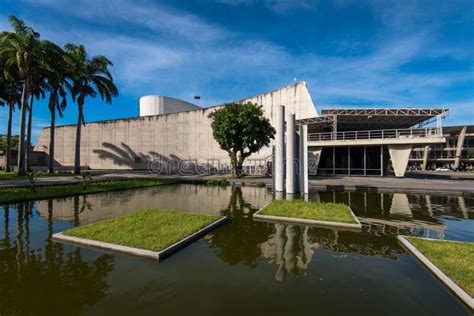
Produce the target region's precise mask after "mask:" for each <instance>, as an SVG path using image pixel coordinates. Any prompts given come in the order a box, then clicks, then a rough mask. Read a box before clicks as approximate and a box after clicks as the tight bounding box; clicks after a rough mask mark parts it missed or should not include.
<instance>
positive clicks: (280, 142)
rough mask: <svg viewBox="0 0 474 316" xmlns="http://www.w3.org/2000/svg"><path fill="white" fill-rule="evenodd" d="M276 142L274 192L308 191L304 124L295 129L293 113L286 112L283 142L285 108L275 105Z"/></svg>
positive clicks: (306, 133)
mask: <svg viewBox="0 0 474 316" xmlns="http://www.w3.org/2000/svg"><path fill="white" fill-rule="evenodd" d="M276 116H277V119H276V126H275V128H276V137H275V138H276V142H275V150H274V159H273V161H274V168H273V170H274V174H273V183H274V191H275V192H284V191H286V193H287V194H294V193H297V192H303V193H308V152H307V135H308V128H307V126H306V125H301V126H300V127H299V130H298V132H299V135H297V131H296V119H295V114H294V113H286V143H285V108H284V107H283V106H279V107H277V113H276Z"/></svg>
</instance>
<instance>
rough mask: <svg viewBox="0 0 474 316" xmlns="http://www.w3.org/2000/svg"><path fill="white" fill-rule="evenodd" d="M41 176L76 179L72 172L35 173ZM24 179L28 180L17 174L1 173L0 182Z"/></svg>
mask: <svg viewBox="0 0 474 316" xmlns="http://www.w3.org/2000/svg"><path fill="white" fill-rule="evenodd" d="M35 173H36V174H38V175H39V177H40V178H54V177H74V176H75V175H74V174H72V173H71V172H55V173H47V172H35ZM18 179H23V180H26V179H27V177H26V176H19V175H18V174H17V173H16V172H6V171H0V181H2V180H18Z"/></svg>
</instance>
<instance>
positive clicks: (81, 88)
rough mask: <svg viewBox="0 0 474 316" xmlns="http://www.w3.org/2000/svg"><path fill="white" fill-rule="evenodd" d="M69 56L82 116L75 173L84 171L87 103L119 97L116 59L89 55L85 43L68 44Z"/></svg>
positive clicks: (75, 158)
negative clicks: (114, 72) (90, 99)
mask: <svg viewBox="0 0 474 316" xmlns="http://www.w3.org/2000/svg"><path fill="white" fill-rule="evenodd" d="M64 50H65V51H66V54H65V59H66V61H67V62H68V64H69V66H70V67H71V73H72V74H73V76H72V99H73V101H74V102H76V100H77V105H78V117H77V127H76V128H77V129H76V146H75V155H74V174H80V173H81V129H82V125H83V124H85V121H84V103H85V101H86V98H87V97H95V96H97V94H99V95H100V97H101V98H102V100H105V102H106V103H112V97H116V96H118V90H117V87H116V86H115V84H114V81H113V78H112V75H111V74H110V71H109V66H112V62H111V61H110V60H109V59H107V58H106V57H105V56H94V57H89V56H88V54H87V52H86V49H85V47H84V46H83V45H74V44H66V45H65V46H64Z"/></svg>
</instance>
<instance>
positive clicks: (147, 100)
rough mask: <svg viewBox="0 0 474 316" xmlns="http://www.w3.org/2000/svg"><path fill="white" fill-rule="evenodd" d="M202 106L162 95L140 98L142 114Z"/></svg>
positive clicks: (184, 109) (154, 113)
mask: <svg viewBox="0 0 474 316" xmlns="http://www.w3.org/2000/svg"><path fill="white" fill-rule="evenodd" d="M200 109H201V108H200V107H199V106H197V105H195V104H192V103H189V102H186V101H183V100H178V99H175V98H170V97H164V96H160V95H147V96H143V97H141V98H140V116H148V115H160V114H169V113H177V112H184V111H195V110H200Z"/></svg>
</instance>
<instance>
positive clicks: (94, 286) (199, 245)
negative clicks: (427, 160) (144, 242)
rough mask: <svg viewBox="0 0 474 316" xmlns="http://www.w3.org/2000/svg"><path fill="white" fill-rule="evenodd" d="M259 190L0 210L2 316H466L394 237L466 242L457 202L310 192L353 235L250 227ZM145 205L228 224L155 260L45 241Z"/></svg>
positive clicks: (145, 193)
mask: <svg viewBox="0 0 474 316" xmlns="http://www.w3.org/2000/svg"><path fill="white" fill-rule="evenodd" d="M272 198H273V196H272V193H271V192H270V191H268V190H267V189H265V188H253V187H242V188H239V187H225V188H220V187H206V186H195V185H173V186H167V187H155V188H147V189H136V190H129V191H120V192H110V193H101V194H93V195H88V196H81V197H73V198H66V199H53V200H48V201H37V202H28V203H20V204H15V205H8V206H7V205H4V206H2V207H0V222H1V223H2V225H1V228H0V233H1V235H0V315H2V316H4V315H33V314H34V315H106V314H107V315H108V314H116V315H131V314H132V315H157V314H167V313H168V314H171V315H185V314H186V315H190V314H192V315H215V314H221V315H222V314H225V315H229V314H230V315H242V314H248V315H254V314H260V313H261V314H269V315H288V314H296V313H305V314H308V313H310V314H321V315H327V314H331V315H346V314H350V315H362V314H364V315H379V314H384V315H400V314H403V315H424V314H429V315H468V314H469V313H468V311H467V309H466V308H465V307H464V306H463V305H462V304H461V303H460V302H459V301H458V300H457V299H456V298H455V297H453V296H452V295H451V294H450V293H449V292H448V291H447V290H446V289H445V288H444V287H443V286H442V285H441V284H440V283H439V282H438V281H437V280H436V279H435V278H433V277H432V276H431V274H430V273H429V272H427V271H426V270H425V269H424V268H423V267H422V266H420V265H419V264H418V263H417V261H416V260H415V259H414V258H413V257H412V256H410V255H409V254H407V253H406V252H405V251H404V250H403V249H402V248H401V247H400V246H399V244H398V242H397V240H396V236H397V234H412V235H417V236H425V237H430V238H443V239H452V240H464V241H474V220H473V218H474V201H473V199H472V198H466V197H459V196H436V195H433V196H427V195H407V194H402V193H395V194H393V193H390V194H389V193H384V194H379V193H361V192H317V191H313V192H311V194H310V195H309V199H310V200H313V201H318V200H319V201H336V202H342V203H346V204H348V205H350V206H351V208H352V209H353V210H354V212H355V213H356V215H357V216H358V217H359V218H360V220H361V222H362V223H363V226H364V227H363V231H362V232H351V231H340V230H335V229H327V228H317V227H307V226H297V225H283V224H275V223H266V222H261V221H254V220H253V219H252V214H253V213H255V212H256V211H257V210H258V209H259V208H261V207H263V206H264V205H265V204H266V203H267V202H269V201H271V199H272ZM145 208H166V209H174V210H179V211H187V212H197V213H211V214H223V215H228V216H230V217H231V221H230V222H229V223H228V224H226V225H224V226H222V227H221V228H219V229H217V230H216V231H214V232H213V233H210V234H208V235H207V236H206V237H204V238H203V239H201V240H199V241H197V242H196V243H194V244H192V245H190V246H189V247H187V248H185V249H184V250H182V251H180V252H178V253H177V254H175V255H173V256H172V257H170V258H169V259H167V260H165V261H163V262H160V263H158V262H156V261H154V260H151V259H146V258H139V257H134V256H129V255H122V254H115V253H105V252H102V251H96V250H91V249H86V248H78V247H74V246H69V245H63V244H61V243H56V242H52V240H51V235H52V234H53V233H55V232H59V231H63V230H65V229H68V228H71V227H74V226H78V225H82V224H85V223H90V222H94V221H98V220H103V219H107V218H112V217H115V216H119V215H123V214H127V213H131V212H135V211H138V210H141V209H145Z"/></svg>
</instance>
